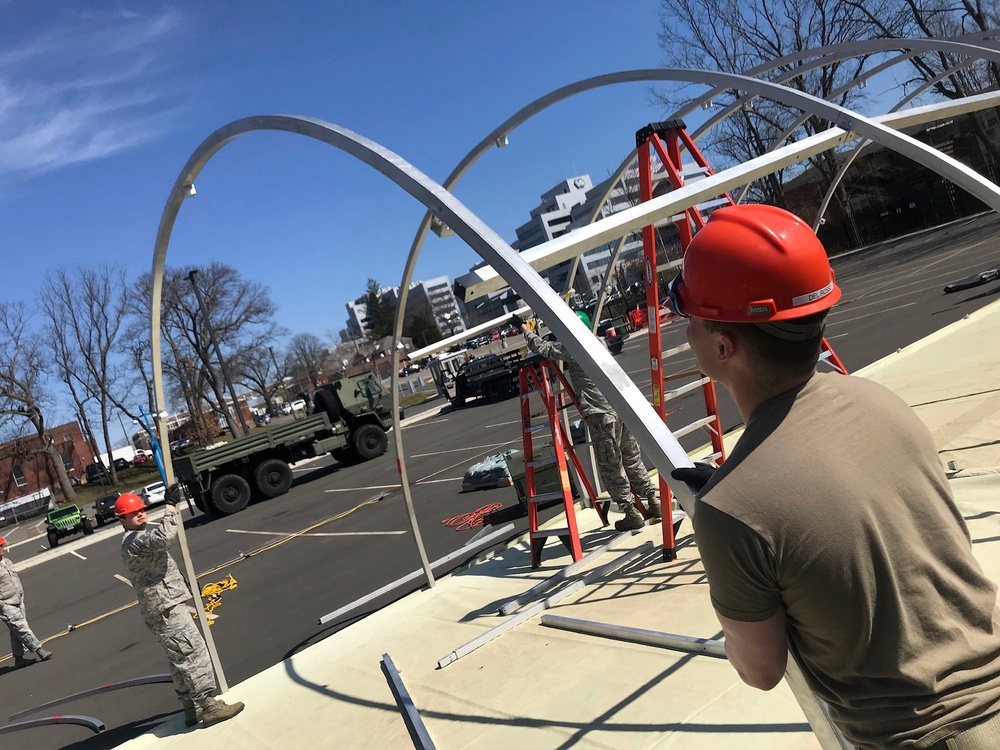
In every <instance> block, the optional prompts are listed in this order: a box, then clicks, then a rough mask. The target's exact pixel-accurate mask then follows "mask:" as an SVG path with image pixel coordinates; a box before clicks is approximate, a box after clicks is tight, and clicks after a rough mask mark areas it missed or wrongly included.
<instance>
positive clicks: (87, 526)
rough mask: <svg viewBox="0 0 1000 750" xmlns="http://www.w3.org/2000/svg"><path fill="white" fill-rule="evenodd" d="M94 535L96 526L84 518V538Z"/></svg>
mask: <svg viewBox="0 0 1000 750" xmlns="http://www.w3.org/2000/svg"><path fill="white" fill-rule="evenodd" d="M93 533H94V524H92V523H91V522H90V519H89V518H87V517H86V516H84V517H83V534H84V536H90V535H91V534H93Z"/></svg>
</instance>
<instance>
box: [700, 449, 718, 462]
mask: <svg viewBox="0 0 1000 750" xmlns="http://www.w3.org/2000/svg"><path fill="white" fill-rule="evenodd" d="M720 458H722V451H716V452H715V453H712V454H711V455H708V456H704V457H702V458H699V459H698V460H699V461H717V460H719V459H720Z"/></svg>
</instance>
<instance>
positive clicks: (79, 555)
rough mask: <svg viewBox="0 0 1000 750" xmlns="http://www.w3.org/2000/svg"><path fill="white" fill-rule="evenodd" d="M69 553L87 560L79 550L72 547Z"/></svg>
mask: <svg viewBox="0 0 1000 750" xmlns="http://www.w3.org/2000/svg"><path fill="white" fill-rule="evenodd" d="M69 553H70V554H71V555H73V556H75V557H79V558H80V559H81V560H86V559H87V558H86V557H84V556H83V555H81V554H80V553H79V552H77V551H76V550H75V549H71V550H70V551H69Z"/></svg>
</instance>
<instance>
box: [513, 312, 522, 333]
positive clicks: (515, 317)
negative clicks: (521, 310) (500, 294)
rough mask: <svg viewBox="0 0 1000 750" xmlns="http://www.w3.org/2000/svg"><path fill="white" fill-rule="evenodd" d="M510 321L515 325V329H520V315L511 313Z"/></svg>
mask: <svg viewBox="0 0 1000 750" xmlns="http://www.w3.org/2000/svg"><path fill="white" fill-rule="evenodd" d="M510 322H511V323H512V324H513V325H515V326H517V329H518V330H521V326H523V325H524V318H522V317H521V316H520V315H518V314H517V313H514V314H513V315H511V316H510Z"/></svg>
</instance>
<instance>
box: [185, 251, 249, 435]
mask: <svg viewBox="0 0 1000 750" xmlns="http://www.w3.org/2000/svg"><path fill="white" fill-rule="evenodd" d="M197 275H198V269H197V268H194V269H192V270H191V273H189V274H188V281H190V282H191V288H192V289H194V296H195V298H196V299H197V300H198V309H200V310H201V317H202V319H203V320H204V322H205V330H206V331H207V332H208V340H209V342H211V344H212V348H213V349H215V356H216V357H218V358H219V367H220V368H221V369H222V379H223V380H225V381H226V386H227V387H228V388H229V395H231V396H232V397H233V409H235V410H236V417H237V418H238V419H239V420H240V426H241V427H243V434H244V435H249V434H250V429H249V428H248V427H247V423H246V420H244V419H243V411H242V410H241V409H240V402H239V399H237V398H236V389H235V388H233V381H232V380H230V379H229V371H228V370H227V369H226V360H225V359H224V358H223V356H222V350H221V349H220V348H219V342H218V340H217V339H216V336H215V329H214V328H212V321H211V320H210V319H209V317H208V311H207V310H205V303H204V302H203V301H202V299H201V290H200V289H198V285H197V284H196V283H195V282H194V277H195V276H197ZM221 406H222V408H223V409H224V408H226V405H225V404H221ZM233 437H234V438H235V437H239V435H237V434H236V431H235V430H233Z"/></svg>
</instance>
